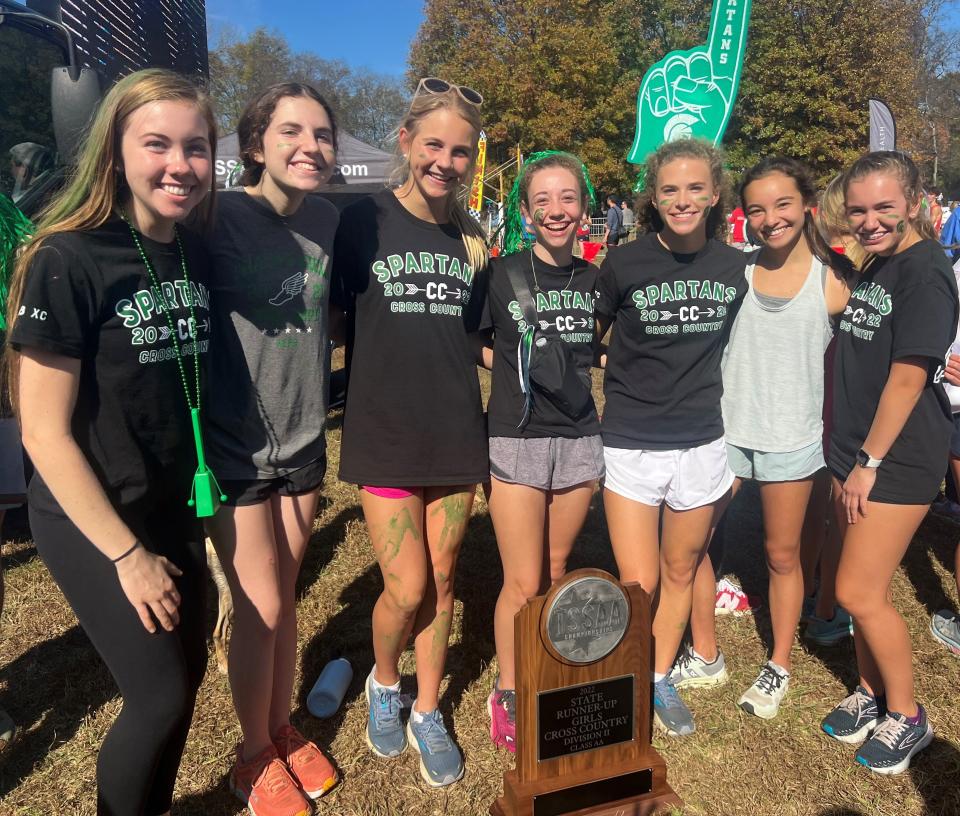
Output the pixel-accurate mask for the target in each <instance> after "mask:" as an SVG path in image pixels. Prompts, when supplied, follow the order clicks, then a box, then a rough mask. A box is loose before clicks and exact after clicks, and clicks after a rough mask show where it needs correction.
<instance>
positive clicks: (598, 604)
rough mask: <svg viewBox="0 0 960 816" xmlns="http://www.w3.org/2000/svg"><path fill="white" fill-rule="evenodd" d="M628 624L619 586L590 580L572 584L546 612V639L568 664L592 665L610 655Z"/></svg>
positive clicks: (581, 579) (627, 611)
mask: <svg viewBox="0 0 960 816" xmlns="http://www.w3.org/2000/svg"><path fill="white" fill-rule="evenodd" d="M629 623H630V606H629V604H628V602H627V596H626V595H625V594H624V592H623V590H622V589H621V588H620V587H619V585H617V584H615V583H613V582H612V581H610V580H608V579H606V578H598V577H596V576H589V577H586V578H578V579H577V580H575V581H571V582H570V583H569V584H567V586H565V587H564V588H563V589H562V590H561V591H560V592H558V593H557V594H556V596H555V597H554V599H553V602H552V603H551V604H550V608H549V609H548V610H547V637H548V638H549V639H550V643H551V644H552V646H553V648H554V649H556V650H557V653H558V654H559V655H560V656H561V657H563V658H564V659H565V660H569V661H570V662H571V663H593V662H594V661H596V660H600V659H601V658H603V657H606V656H607V655H608V654H610V652H612V651H613V650H614V649H615V648H616V646H617V644H618V643H619V642H620V641H621V639H622V638H623V635H624V633H625V632H626V631H627V626H628V625H629Z"/></svg>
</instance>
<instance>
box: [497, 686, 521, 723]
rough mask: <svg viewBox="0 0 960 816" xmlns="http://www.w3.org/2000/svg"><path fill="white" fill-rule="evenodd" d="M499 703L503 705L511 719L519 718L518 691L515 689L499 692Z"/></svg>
mask: <svg viewBox="0 0 960 816" xmlns="http://www.w3.org/2000/svg"><path fill="white" fill-rule="evenodd" d="M497 705H499V706H502V707H503V710H504V711H506V712H507V716H508V717H509V718H510V719H511V720H516V719H517V693H516V692H515V691H499V692H497Z"/></svg>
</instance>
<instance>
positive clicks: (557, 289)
mask: <svg viewBox="0 0 960 816" xmlns="http://www.w3.org/2000/svg"><path fill="white" fill-rule="evenodd" d="M531 257H532V258H533V263H534V267H535V269H536V276H537V283H539V285H540V290H541V291H540V294H537V293H536V291H535V289H534V279H533V274H532V272H531V269H530V258H531ZM518 260H521V259H520V258H510V259H507V258H497V259H495V260H494V261H492V262H491V264H490V291H489V293H488V295H487V301H486V304H485V306H484V309H483V317H482V318H481V321H480V328H481V330H489V329H492V330H493V332H494V342H493V377H492V383H491V386H490V401H489V403H488V404H487V425H488V428H489V434H490V436H513V437H525V438H530V437H543V436H565V437H568V438H571V439H576V438H579V437H581V436H590V435H592V434H598V433H600V423H599V421H598V420H597V409H596V407H594V405H593V400H591V401H590V407H589V409H588V410H587V411H586V413H584V415H583V416H581V417H578V418H577V419H571V418H570V417H568V416H567V415H566V414H564V413H563V411H561V410H559V409H558V408H556V407H555V406H554V405H553V403H552V402H550V400H548V399H546V398H545V397H538V396H537V394H536V393H534V398H533V408H532V410H531V412H530V419H529V421H528V422H527V424H526V425H525V426H524V428H523V429H522V430H521V429H520V428H518V427H517V426H518V425H519V424H520V420H521V419H522V418H523V409H524V404H525V397H524V395H523V391H522V390H521V389H520V376H519V373H518V371H517V346H518V345H519V343H520V334H521V332H523V330H524V329H525V328H526V325H527V324H526V321H525V320H524V319H523V313H522V311H521V309H520V305H519V304H518V302H517V298H516V295H515V294H514V291H513V285H512V284H511V283H510V276H509V275H508V274H507V271H506V269H505V268H504V266H505V264H506V263H516V262H517V261H518ZM574 263H576V272H574V271H573V270H574V267H573V265H572V264H571V265H569V266H551V265H550V264H547V263H544V262H543V261H542V260H540V259H539V258H538V257H537V256H536V255H534V254H533V253H531V252H524V253H522V269H523V273H524V277H525V278H526V281H527V285H528V286H529V287H530V292H531V294H532V295H533V297H534V305H535V306H536V309H537V319H538V321H539V325H538V327H537V337H545V338H547V340H548V342H556V341H557V339H559V341H560V342H564V343H566V344H568V345H569V346H570V350H571V351H572V352H573V357H574V359H575V360H576V362H577V369H578V373H579V374H580V375H581V377H582V378H583V380H584V381H585V382H586V383H587V385H588V386H589V384H590V366H591V365H592V362H593V335H594V330H593V303H594V298H595V296H596V286H597V274H598V270H597V267H595V266H594V265H593V264H591V263H587V262H586V261H581V260H575V261H574ZM571 273H573V277H571ZM568 281H569V282H570V285H569V286H568V285H567V282H568ZM534 354H536V350H534Z"/></svg>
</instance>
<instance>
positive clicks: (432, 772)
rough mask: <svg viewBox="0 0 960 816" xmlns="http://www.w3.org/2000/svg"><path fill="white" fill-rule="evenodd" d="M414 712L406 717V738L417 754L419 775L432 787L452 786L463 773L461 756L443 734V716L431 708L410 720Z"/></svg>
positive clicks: (458, 750)
mask: <svg viewBox="0 0 960 816" xmlns="http://www.w3.org/2000/svg"><path fill="white" fill-rule="evenodd" d="M414 716H415V711H411V712H410V719H409V720H407V737H408V738H409V740H410V744H411V745H412V746H413V748H414V750H415V751H416V752H417V753H418V754H420V776H422V777H423V781H424V782H426V783H427V784H428V785H429V786H430V787H432V788H442V787H443V786H444V785H452V784H453V783H454V782H456V781H457V780H458V779H460V778H461V777H462V776H463V757H462V756H461V755H460V749H459V748H457V746H456V744H455V743H454V741H453V740H452V739H451V738H450V735H449V734H448V733H447V729H446V727H445V726H444V724H443V715H442V714H441V713H440V709H439V708H435V709H434V710H433V711H430V712H428V713H426V714H423V715H421V716H422V717H423V720H422V721H421V722H414Z"/></svg>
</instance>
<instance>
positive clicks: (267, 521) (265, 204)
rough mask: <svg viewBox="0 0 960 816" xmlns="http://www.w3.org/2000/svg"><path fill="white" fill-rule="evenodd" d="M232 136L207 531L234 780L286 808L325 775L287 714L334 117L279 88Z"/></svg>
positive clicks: (215, 254) (323, 788)
mask: <svg viewBox="0 0 960 816" xmlns="http://www.w3.org/2000/svg"><path fill="white" fill-rule="evenodd" d="M237 135H238V139H239V143H240V155H241V158H242V161H243V173H242V176H241V179H240V183H241V185H242V189H240V190H228V191H226V192H224V193H223V194H222V195H221V198H220V202H219V207H218V210H217V217H216V221H215V223H214V225H213V227H212V229H211V230H210V235H209V239H208V242H207V243H208V248H209V251H210V255H211V257H212V259H213V270H212V274H211V289H212V290H213V296H212V299H211V300H212V303H213V306H214V309H215V311H216V318H215V320H214V321H213V331H214V337H213V345H214V347H216V348H220V349H232V352H231V353H230V354H225V355H224V356H223V358H221V359H220V360H219V362H218V364H217V365H216V366H213V367H211V372H210V376H211V387H210V388H209V390H208V394H209V395H208V397H207V403H208V409H207V410H208V414H209V417H210V421H209V427H208V442H209V445H208V447H209V451H208V456H209V458H210V460H211V463H212V464H213V467H214V470H215V471H216V473H217V474H218V476H219V478H220V483H221V488H222V490H223V493H224V495H226V497H227V498H226V500H225V501H224V503H223V506H222V507H221V508H220V510H219V512H218V513H217V515H216V516H215V517H214V518H213V519H211V520H210V521H209V522H208V524H207V528H208V531H209V533H210V538H211V540H212V542H213V545H214V547H215V548H216V550H217V553H218V554H219V557H220V561H221V563H222V564H223V566H224V574H225V576H226V579H227V582H228V584H229V586H230V591H231V594H232V597H233V605H234V618H233V628H232V638H231V642H230V650H229V653H228V673H229V677H230V688H231V692H232V694H233V702H234V707H235V708H236V711H237V718H238V720H239V721H240V726H241V729H242V732H243V740H242V742H241V743H240V744H239V745H238V746H237V756H236V761H235V764H234V768H233V770H232V773H231V781H232V786H231V787H232V789H233V791H234V792H235V793H236V794H237V795H238V796H239V797H240V798H241V799H242V800H244V801H247V800H250V799H251V798H253V800H255V801H259V802H262V803H263V804H264V806H269V807H270V808H271V809H274V810H277V811H279V812H284V811H291V810H292V811H294V812H296V810H297V809H301V810H302V809H304V808H307V807H309V802H308V801H307V800H308V799H315V798H319V797H320V796H322V795H323V794H325V793H326V792H327V791H328V790H330V788H331V787H332V786H333V785H334V784H335V783H336V781H337V772H336V770H335V769H334V767H333V765H332V764H331V762H330V761H329V760H328V759H327V757H326V756H324V754H323V752H322V751H321V750H320V749H319V748H318V747H317V746H316V745H314V744H313V743H312V742H310V741H309V740H307V739H306V738H305V737H303V736H302V735H301V734H300V732H299V731H297V729H296V728H294V727H293V726H292V725H291V723H290V698H291V694H292V692H293V683H294V675H295V671H296V643H297V610H296V582H297V576H298V575H299V571H300V565H301V563H302V561H303V558H304V555H305V554H306V550H307V543H308V541H309V539H310V535H311V533H312V531H313V519H314V516H315V515H316V509H317V505H318V502H319V496H320V487H321V485H322V482H323V477H324V473H325V470H326V442H325V435H324V418H325V416H326V413H327V411H326V406H327V397H326V394H327V388H328V384H329V350H328V341H329V336H330V325H331V320H330V314H329V313H328V309H330V308H331V307H332V308H333V312H332V315H333V318H334V320H336V318H337V317H338V316H339V311H340V310H339V309H338V308H337V307H336V306H333V304H331V303H330V296H329V292H330V286H329V281H330V262H331V261H330V259H331V256H332V255H333V240H334V235H335V233H336V227H337V222H338V220H339V219H338V215H337V212H336V208H335V207H334V206H333V205H332V204H330V203H329V202H327V201H325V200H324V199H322V198H319V197H317V196H311V195H310V193H312V192H315V191H316V190H317V189H318V188H319V187H320V186H321V185H322V184H323V183H325V182H326V181H327V180H328V179H329V178H330V176H331V175H332V173H333V171H334V169H335V166H336V145H337V126H336V118H335V116H334V113H333V110H332V108H331V107H330V105H329V104H328V103H327V101H326V100H325V99H324V98H323V96H321V95H320V94H319V93H318V92H317V91H316V90H315V89H314V88H312V87H311V86H309V85H305V84H302V83H296V82H289V83H281V84H278V85H274V86H271V87H269V88H267V89H266V90H264V91H263V92H262V93H261V94H260V95H259V96H258V97H257V98H255V99H254V100H252V101H251V102H250V104H249V105H248V106H247V108H246V109H245V110H244V112H243V115H242V116H241V117H240V122H239V125H238V128H237ZM237 406H246V407H244V408H243V409H242V410H240V411H238V410H237ZM278 610H279V611H278ZM265 621H269V623H268V624H267V625H265V624H264V622H265ZM281 783H282V784H281Z"/></svg>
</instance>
